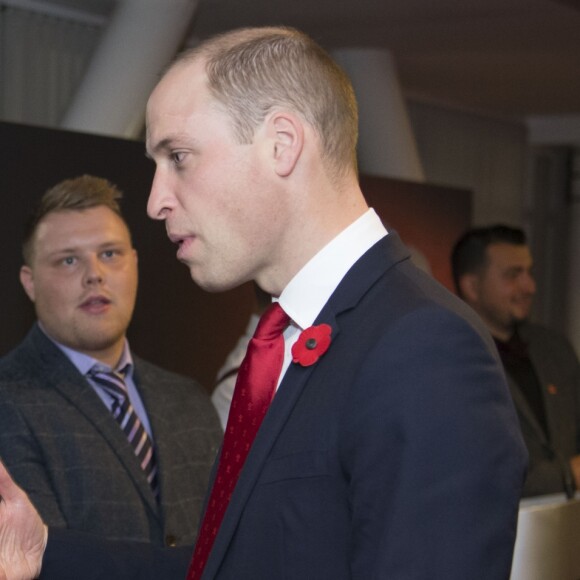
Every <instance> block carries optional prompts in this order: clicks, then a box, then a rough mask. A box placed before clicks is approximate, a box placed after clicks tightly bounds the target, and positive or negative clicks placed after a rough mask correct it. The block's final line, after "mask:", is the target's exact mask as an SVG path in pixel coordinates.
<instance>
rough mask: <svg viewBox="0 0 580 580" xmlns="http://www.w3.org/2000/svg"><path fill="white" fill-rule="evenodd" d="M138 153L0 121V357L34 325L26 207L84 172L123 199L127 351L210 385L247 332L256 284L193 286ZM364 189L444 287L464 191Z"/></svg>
mask: <svg viewBox="0 0 580 580" xmlns="http://www.w3.org/2000/svg"><path fill="white" fill-rule="evenodd" d="M144 151H145V149H144V145H143V143H140V142H135V141H125V140H122V139H114V138H109V137H101V136H94V135H85V134H81V133H73V132H68V131H58V130H54V129H45V128H40V127H31V126H23V125H17V124H11V123H0V196H1V197H0V199H1V201H2V206H1V207H2V210H1V211H0V222H1V225H0V247H1V248H2V256H1V258H0V304H1V306H0V309H1V312H0V320H1V324H0V355H2V354H4V353H6V352H8V351H9V350H10V349H11V348H12V347H13V346H15V345H16V344H17V343H18V342H19V341H20V340H21V339H22V338H23V336H24V335H25V334H26V332H27V330H28V328H29V327H30V325H31V324H32V322H33V320H34V311H33V308H32V305H31V304H30V303H29V301H28V299H27V298H26V296H25V294H24V292H23V291H22V289H21V287H20V282H19V280H18V271H19V269H20V266H21V256H20V245H21V240H22V232H23V227H24V223H25V221H26V219H27V216H28V213H29V211H30V207H31V205H32V204H33V203H34V202H35V201H36V200H37V199H38V198H39V197H40V196H41V195H42V194H43V193H44V192H45V191H46V190H47V189H48V188H49V187H51V186H53V185H54V184H56V183H58V182H59V181H61V180H63V179H67V178H70V177H76V176H78V175H82V174H85V173H86V174H92V175H97V176H100V177H105V178H107V179H108V180H110V181H112V182H113V183H115V184H117V185H118V186H119V187H120V189H121V190H122V191H123V192H124V194H125V195H124V198H123V201H122V207H123V212H124V214H125V217H126V219H127V221H128V223H129V226H130V228H131V230H132V233H133V240H134V244H135V247H136V248H137V250H138V252H139V280H140V286H139V296H138V299H137V306H136V309H135V315H134V318H133V322H132V324H131V327H130V328H129V341H130V343H131V347H132V349H133V350H134V351H135V352H136V353H138V354H139V355H140V356H142V357H144V358H147V359H149V360H151V361H153V362H156V363H158V364H160V365H162V366H164V367H166V368H169V369H172V370H175V371H177V372H182V373H184V374H188V375H190V376H193V377H195V378H197V379H198V380H199V381H200V382H202V384H204V385H205V386H206V387H207V388H208V389H211V388H212V386H213V381H214V377H215V374H216V372H217V369H218V368H219V367H220V365H221V363H222V362H223V360H224V358H225V357H226V355H227V353H228V352H229V350H230V349H231V348H232V347H233V345H234V344H235V342H236V340H237V338H238V337H239V335H240V334H241V333H242V332H243V330H244V328H245V326H246V321H247V318H248V316H249V313H250V311H251V309H252V307H253V300H254V298H253V291H252V287H251V285H249V284H245V285H244V286H241V287H240V288H237V289H235V290H231V291H229V292H225V293H221V294H209V293H207V292H204V291H202V290H200V289H199V288H198V287H197V286H196V285H195V284H193V283H192V281H191V278H190V276H189V271H188V270H187V268H185V267H184V266H183V265H182V264H180V263H179V262H178V261H177V259H176V258H175V251H176V248H175V246H174V245H173V244H171V243H169V241H168V240H167V237H166V235H165V228H164V226H163V225H162V224H160V223H157V222H153V221H151V220H150V219H149V218H148V217H147V215H146V212H145V206H146V201H147V196H148V193H149V186H150V184H151V180H152V177H153V171H154V167H153V164H152V162H151V161H149V160H148V159H147V158H146V157H145V154H144ZM362 185H363V191H365V194H366V195H367V198H368V199H369V202H370V203H371V205H372V206H373V207H375V209H376V210H377V212H378V213H379V215H380V216H381V217H382V218H383V220H384V221H385V222H386V223H387V226H388V227H393V228H395V229H397V230H398V231H399V233H400V234H401V236H402V237H403V240H404V241H406V242H408V243H410V244H411V245H412V246H413V247H415V248H416V249H418V250H419V251H420V252H421V253H422V254H423V256H424V257H425V258H427V260H428V262H429V266H430V268H431V270H432V272H433V274H434V275H435V277H437V278H438V279H439V280H440V281H441V282H442V283H443V284H445V285H447V286H448V287H450V284H451V278H450V274H449V265H448V257H449V251H450V247H451V244H452V242H453V241H454V240H455V239H456V238H457V237H458V236H459V235H460V233H461V232H462V231H463V230H464V229H465V228H466V227H467V226H468V224H469V222H470V217H471V197H470V194H469V192H466V191H464V190H457V189H450V188H443V187H432V186H425V185H422V184H414V183H407V182H401V181H396V180H389V179H384V178H373V177H363V178H362ZM385 299H386V300H387V299H388V297H385Z"/></svg>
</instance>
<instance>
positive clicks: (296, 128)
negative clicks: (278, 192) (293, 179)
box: [268, 111, 304, 177]
mask: <svg viewBox="0 0 580 580" xmlns="http://www.w3.org/2000/svg"><path fill="white" fill-rule="evenodd" d="M268 125H269V126H268V133H269V136H270V137H271V143H273V159H274V168H275V171H276V173H277V174H278V175H279V176H280V177H288V175H290V174H291V173H292V171H293V170H294V168H295V167H296V163H297V162H298V159H299V158H300V155H301V153H302V149H303V147H304V126H303V124H302V120H301V119H300V118H298V117H297V116H296V115H293V114H291V113H287V112H284V111H277V112H275V113H274V114H273V115H272V116H271V118H270V119H269V123H268Z"/></svg>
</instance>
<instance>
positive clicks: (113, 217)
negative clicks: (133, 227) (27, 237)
mask: <svg viewBox="0 0 580 580" xmlns="http://www.w3.org/2000/svg"><path fill="white" fill-rule="evenodd" d="M129 238H130V234H129V229H128V227H127V225H126V224H125V222H124V221H123V220H122V219H121V217H120V216H119V215H117V214H116V213H115V212H114V211H113V210H111V209H109V208H108V207H105V206H97V207H93V208H89V209H83V210H61V211H54V212H51V213H49V214H47V215H46V216H45V217H44V218H43V219H42V220H41V222H40V223H39V224H38V227H37V230H36V236H35V239H36V241H37V242H39V241H40V242H42V244H40V248H39V249H42V247H44V245H49V244H50V245H72V244H74V243H83V242H86V243H90V242H95V243H96V242H100V241H102V240H113V239H114V240H119V241H123V240H129Z"/></svg>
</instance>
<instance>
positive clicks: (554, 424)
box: [520, 325, 560, 444]
mask: <svg viewBox="0 0 580 580" xmlns="http://www.w3.org/2000/svg"><path fill="white" fill-rule="evenodd" d="M520 332H521V335H522V338H523V339H524V340H525V341H526V342H528V345H529V346H528V349H529V350H528V352H529V357H530V361H531V363H532V366H533V368H534V372H535V373H536V377H537V378H538V383H539V384H540V390H541V393H542V401H543V402H544V409H545V412H546V423H547V426H548V432H549V435H550V440H551V441H552V442H555V441H557V440H558V438H557V436H556V434H557V432H558V430H559V424H558V422H559V419H560V411H559V410H558V405H557V403H558V400H557V394H556V393H554V394H550V393H549V392H548V387H549V384H550V381H549V372H548V369H547V368H546V365H545V363H544V361H545V360H546V357H545V356H544V353H543V352H542V347H541V345H539V344H537V342H536V341H533V340H530V336H529V332H528V327H527V326H526V325H523V326H522V328H521V329H520ZM552 386H553V387H555V388H557V385H552ZM538 428H539V425H538ZM540 430H541V429H540ZM541 432H542V434H544V432H543V430H541ZM543 440H544V441H546V444H548V441H547V440H546V437H545V436H544V437H543Z"/></svg>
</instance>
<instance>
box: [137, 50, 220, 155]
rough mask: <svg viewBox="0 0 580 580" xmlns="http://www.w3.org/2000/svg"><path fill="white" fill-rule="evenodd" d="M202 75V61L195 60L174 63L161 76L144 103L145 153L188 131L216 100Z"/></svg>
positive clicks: (206, 114) (154, 150)
mask: <svg viewBox="0 0 580 580" xmlns="http://www.w3.org/2000/svg"><path fill="white" fill-rule="evenodd" d="M206 78H207V77H206V74H205V68H204V64H203V61H201V60H200V59H197V60H193V61H191V62H180V63H178V64H176V65H174V66H173V67H172V68H171V69H170V70H169V71H168V72H167V73H166V74H165V76H164V77H163V78H162V79H161V81H160V82H159V84H158V85H157V86H156V87H155V89H154V90H153V92H152V93H151V96H150V97H149V100H148V102H147V111H146V124H147V151H148V153H149V154H151V155H152V154H154V153H155V152H156V151H157V149H159V148H160V147H162V146H163V144H164V143H165V142H166V141H168V140H172V139H175V138H176V137H179V136H184V135H186V134H188V133H191V132H192V129H194V128H195V127H196V126H197V125H198V124H199V121H200V119H203V118H206V117H207V116H208V114H210V113H211V112H212V111H211V109H214V108H215V105H216V104H217V103H216V101H215V99H213V98H212V97H211V95H210V92H209V90H208V88H207V84H206ZM196 119H197V120H196ZM178 140H179V139H178Z"/></svg>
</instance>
